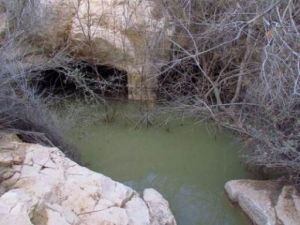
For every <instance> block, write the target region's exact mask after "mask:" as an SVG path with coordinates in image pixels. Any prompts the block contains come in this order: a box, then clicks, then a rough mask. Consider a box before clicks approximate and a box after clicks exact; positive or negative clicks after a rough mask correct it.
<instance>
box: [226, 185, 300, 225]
mask: <svg viewBox="0 0 300 225" xmlns="http://www.w3.org/2000/svg"><path fill="white" fill-rule="evenodd" d="M225 190H226V192H227V193H228V196H229V198H230V200H232V201H233V202H236V203H238V204H239V206H240V207H241V208H242V210H243V211H244V212H245V213H246V214H247V215H248V216H249V218H250V219H251V220H252V221H253V222H254V223H255V224H257V225H300V195H299V193H298V192H297V190H296V189H295V187H293V186H283V185H282V184H280V182H278V181H255V180H234V181H229V182H227V183H226V185H225Z"/></svg>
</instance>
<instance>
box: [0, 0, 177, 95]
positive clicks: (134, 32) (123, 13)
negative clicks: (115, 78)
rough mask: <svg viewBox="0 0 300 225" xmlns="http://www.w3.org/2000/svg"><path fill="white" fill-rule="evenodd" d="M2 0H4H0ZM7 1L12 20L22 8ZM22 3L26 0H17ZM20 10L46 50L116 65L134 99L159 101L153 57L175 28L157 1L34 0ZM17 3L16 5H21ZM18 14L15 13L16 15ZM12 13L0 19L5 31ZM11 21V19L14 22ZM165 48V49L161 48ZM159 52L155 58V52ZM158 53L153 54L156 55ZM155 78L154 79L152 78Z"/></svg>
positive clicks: (166, 44) (33, 34) (42, 48)
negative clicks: (162, 12) (162, 14)
mask: <svg viewBox="0 0 300 225" xmlns="http://www.w3.org/2000/svg"><path fill="white" fill-rule="evenodd" d="M0 2H1V0H0ZM4 2H6V3H5V4H6V13H7V14H9V16H8V18H9V19H10V20H11V19H15V15H11V14H13V13H16V12H15V9H16V8H22V7H25V3H22V4H21V3H19V5H18V6H16V5H15V4H12V3H7V2H9V1H4ZM12 2H22V1H12ZM32 2H34V3H32V4H33V5H32V6H31V5H30V4H29V3H28V5H27V6H26V7H27V8H26V7H25V8H26V10H27V11H28V12H26V10H23V11H24V12H21V13H20V14H22V17H24V18H22V20H23V21H24V24H23V25H22V24H21V25H20V26H22V28H23V27H27V28H29V29H31V35H32V37H31V38H32V40H33V41H31V43H34V44H35V45H36V46H37V47H38V48H39V49H41V50H42V51H43V52H45V53H46V54H50V55H51V54H52V53H53V52H55V51H58V49H61V48H65V49H66V50H67V51H68V53H69V54H71V55H72V56H73V57H74V58H77V59H80V60H86V61H89V62H91V63H101V64H106V65H111V66H113V67H116V68H118V69H120V70H125V71H127V73H128V81H129V84H128V89H129V96H128V97H129V99H134V100H143V99H146V100H152V99H153V100H154V99H155V93H154V91H153V90H154V89H155V88H156V85H157V84H156V79H155V78H153V77H152V76H151V75H153V71H154V70H155V69H158V67H159V66H158V65H155V63H154V59H153V58H152V57H155V58H156V60H158V58H160V57H162V58H164V51H165V49H167V48H168V45H169V44H168V43H167V41H166V40H167V37H168V36H169V35H171V34H172V29H170V27H167V22H166V20H167V18H166V17H163V16H158V15H157V13H156V12H157V11H158V10H159V11H162V9H158V8H157V5H156V4H155V3H154V1H140V0H125V1H124V0H100V1H99V0H82V1H78V0H42V1H32ZM16 4H17V3H16ZM12 12H13V13H12ZM6 18H7V17H6V16H4V15H3V18H2V17H0V20H1V24H0V32H1V31H3V26H2V25H3V24H5V19H6ZM10 22H11V21H10ZM162 46H163V47H162ZM154 51H155V54H154V55H155V56H154V55H153V52H154ZM152 55H153V56H152ZM150 78H152V79H150Z"/></svg>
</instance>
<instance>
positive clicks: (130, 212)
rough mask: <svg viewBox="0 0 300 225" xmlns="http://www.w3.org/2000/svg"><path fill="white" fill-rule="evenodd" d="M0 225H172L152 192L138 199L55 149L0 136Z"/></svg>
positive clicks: (168, 212)
mask: <svg viewBox="0 0 300 225" xmlns="http://www.w3.org/2000/svg"><path fill="white" fill-rule="evenodd" d="M0 182H1V183H0V215H1V216H0V224H1V225H2V224H3V225H7V224H14V225H27V224H28V225H29V224H34V225H58V224H59V225H64V224H66V225H69V224H74V225H75V224H76V225H77V224H86V225H91V224H93V225H123V224H124V225H127V224H130V225H147V224H148V225H175V224H176V221H175V219H174V216H173V215H172V212H171V210H170V209H169V205H168V202H167V201H166V200H165V199H164V198H163V197H162V196H161V195H160V194H159V193H158V192H157V191H155V190H153V189H146V190H145V191H144V193H143V197H140V196H139V194H138V193H137V192H135V191H134V190H132V189H131V188H129V187H127V186H125V185H123V184H121V183H118V182H116V181H113V180H112V179H110V178H109V177H106V176H104V175H102V174H99V173H95V172H93V171H91V170H89V169H87V168H84V167H81V166H79V165H78V164H76V163H75V162H73V161H71V160H70V159H68V158H66V157H65V156H64V154H63V153H62V152H61V151H60V150H59V149H57V148H49V147H44V146H41V145H36V144H28V143H22V142H20V141H19V140H18V139H17V138H16V137H15V136H14V135H7V134H0Z"/></svg>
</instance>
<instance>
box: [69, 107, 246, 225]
mask: <svg viewBox="0 0 300 225" xmlns="http://www.w3.org/2000/svg"><path fill="white" fill-rule="evenodd" d="M121 108H122V107H121ZM87 110H89V109H88V108H87ZM96 111H97V110H96ZM98 112H99V118H97V119H96V120H95V109H93V110H91V118H93V119H94V122H93V124H89V125H87V126H84V124H85V123H84V122H82V121H78V124H77V125H76V126H75V128H74V129H73V132H72V133H71V134H69V136H70V138H71V140H72V141H73V143H75V144H76V145H77V146H78V147H79V149H80V150H81V153H82V160H83V162H84V163H86V164H87V165H88V166H89V167H90V168H91V169H93V170H95V171H99V172H101V173H103V174H105V175H108V176H110V177H112V178H113V179H115V180H118V181H121V182H123V183H126V184H127V185H129V186H131V187H133V188H134V189H136V190H138V191H142V190H143V189H144V188H149V187H153V188H155V189H157V190H158V191H159V192H161V193H162V194H163V195H164V197H165V198H166V199H167V200H168V201H169V202H170V205H171V208H172V211H173V212H174V214H175V217H176V219H177V222H178V224H179V225H247V224H250V223H249V221H248V219H247V218H246V217H245V216H244V215H243V214H242V213H241V211H240V210H239V209H238V208H236V207H234V206H232V205H231V203H230V202H229V201H228V200H227V198H226V195H225V193H224V188H223V187H224V184H225V182H226V181H228V180H231V179H240V178H247V177H249V175H248V174H247V173H246V172H245V170H244V168H243V167H242V166H241V164H240V162H239V159H238V156H237V152H238V150H239V145H238V144H237V143H235V142H234V139H233V137H232V136H231V135H229V134H227V133H225V132H220V131H218V132H217V131H213V132H212V131H211V129H208V128H207V127H206V126H204V125H202V126H200V125H195V124H194V122H191V121H173V122H171V123H169V124H168V125H166V126H163V127H158V126H154V127H149V128H145V127H144V128H141V127H138V128H137V127H136V126H133V124H132V123H129V122H128V121H132V120H131V119H129V118H130V116H128V115H131V116H132V115H133V111H132V108H131V109H130V110H128V109H127V108H126V107H124V108H122V112H121V113H116V120H115V122H111V123H109V124H107V123H104V122H103V119H104V118H107V117H105V116H103V114H102V113H103V111H101V110H99V109H98ZM126 112H128V114H126ZM96 117H97V114H96ZM87 118H88V117H87ZM87 120H88V119H87Z"/></svg>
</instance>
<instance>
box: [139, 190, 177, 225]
mask: <svg viewBox="0 0 300 225" xmlns="http://www.w3.org/2000/svg"><path fill="white" fill-rule="evenodd" d="M143 198H144V200H145V202H146V204H147V206H148V208H149V212H150V217H151V224H153V225H160V224H165V225H176V221H175V218H174V216H173V214H172V212H171V210H170V207H169V203H168V202H167V201H166V200H165V199H164V198H163V196H162V195H161V194H160V193H158V192H157V191H156V190H154V189H145V190H144V195H143Z"/></svg>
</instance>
